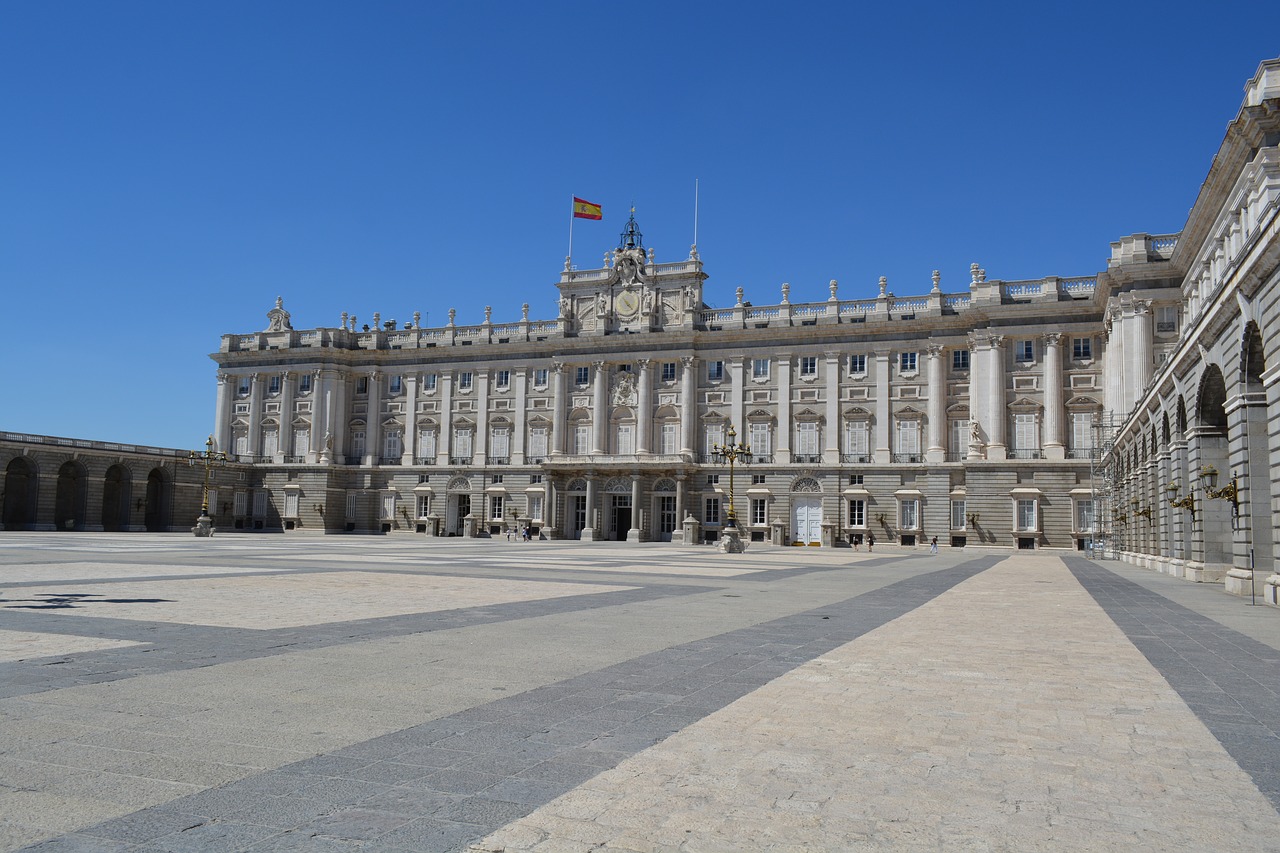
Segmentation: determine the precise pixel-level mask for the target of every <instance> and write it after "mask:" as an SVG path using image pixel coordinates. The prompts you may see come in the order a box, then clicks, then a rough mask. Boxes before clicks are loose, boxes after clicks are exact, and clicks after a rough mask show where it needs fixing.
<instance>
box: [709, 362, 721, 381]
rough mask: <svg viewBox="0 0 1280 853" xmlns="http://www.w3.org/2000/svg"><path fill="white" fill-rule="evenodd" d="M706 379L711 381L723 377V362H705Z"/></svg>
mask: <svg viewBox="0 0 1280 853" xmlns="http://www.w3.org/2000/svg"><path fill="white" fill-rule="evenodd" d="M707 379H708V380H710V381H711V382H719V381H720V380H721V379H724V362H723V361H708V362H707Z"/></svg>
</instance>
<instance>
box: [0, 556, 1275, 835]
mask: <svg viewBox="0 0 1280 853" xmlns="http://www.w3.org/2000/svg"><path fill="white" fill-rule="evenodd" d="M211 544H212V545H213V546H214V547H212V548H210V547H209V546H210V545H211ZM95 545H97V546H100V548H99V550H98V551H96V552H94V550H93V548H94V546H95ZM793 551H800V553H793ZM344 556H347V557H349V558H350V559H349V560H344V559H342V557H344ZM1064 562H1065V563H1069V564H1070V570H1069V569H1068V568H1067V565H1065V564H1064ZM10 566H13V567H20V571H14V572H12V573H8V572H7V571H6V570H7V568H8V567H10ZM1073 572H1074V574H1073ZM397 576H398V577H402V578H404V579H405V580H404V585H405V586H406V588H408V589H419V590H421V589H432V590H440V591H441V592H442V597H441V598H440V600H437V601H433V602H431V603H430V604H429V605H428V604H427V603H426V602H425V600H424V601H423V603H422V604H421V606H418V607H410V606H406V602H405V601H404V600H397V599H395V598H394V597H388V596H387V595H386V594H385V592H384V590H385V589H386V588H387V587H394V586H395V579H396V577H397ZM228 577H233V578H234V581H235V584H236V585H237V586H243V587H244V588H245V589H246V590H249V591H252V594H251V595H250V596H248V600H249V601H251V603H252V608H253V609H255V610H256V611H257V612H256V613H255V615H254V616H253V618H252V619H251V620H248V619H245V618H244V617H240V616H235V617H232V616H230V615H228V616H226V617H224V618H222V619H218V618H216V617H217V613H215V612H214V611H216V610H217V608H213V607H211V603H210V602H209V601H199V600H194V601H193V600H191V599H192V597H191V594H190V590H192V589H193V588H198V587H192V585H191V584H190V581H191V580H200V581H202V582H204V581H209V582H216V583H219V584H222V583H225V582H226V581H227V579H228ZM1077 578H1078V579H1077ZM143 579H145V588H147V589H151V590H155V594H154V595H149V596H147V597H154V598H165V597H171V596H175V595H177V596H180V597H182V600H183V607H184V608H186V609H185V610H180V611H179V610H172V611H170V617H169V618H166V619H156V618H150V617H149V614H155V612H156V611H154V610H152V611H148V608H147V607H146V606H145V604H144V603H135V604H134V605H132V609H130V610H129V611H128V618H121V614H124V613H125V611H123V610H116V611H114V614H113V611H112V610H111V607H110V606H108V605H105V604H92V603H85V602H89V601H90V600H91V599H89V598H75V596H89V595H91V594H92V595H97V596H99V598H97V599H92V600H96V601H103V600H104V599H109V598H112V597H124V596H117V595H116V594H115V592H113V589H114V590H124V589H126V588H130V587H136V586H137V584H138V582H139V581H140V580H143ZM1169 580H1170V582H1171V583H1178V582H1176V581H1173V580H1172V579H1169ZM282 581H284V582H285V584H286V587H285V588H288V589H294V590H300V591H303V590H305V593H300V594H304V595H305V596H310V597H312V600H314V601H315V613H314V615H313V618H311V619H310V620H300V614H302V613H303V612H304V611H305V610H306V608H304V607H300V606H299V605H298V603H297V602H296V601H295V602H290V601H288V600H285V599H287V598H288V596H283V597H282V596H279V595H275V596H273V595H270V594H263V592H262V591H263V590H279V589H281V588H282V587H281V583H282ZM1082 584H1083V586H1082ZM504 587H505V591H504V592H503V593H501V594H500V595H497V596H496V597H495V596H494V593H493V592H491V591H492V590H495V589H497V590H502V589H504ZM37 590H39V591H42V592H44V593H52V592H57V593H58V594H60V595H61V596H63V598H65V599H67V601H68V603H69V607H70V609H72V610H75V611H76V612H75V613H74V614H69V613H67V612H66V609H64V608H54V609H38V608H35V609H33V608H31V607H30V604H31V602H30V601H28V599H32V598H37V597H38V596H36V595H34V594H32V593H33V592H34V591H37ZM1086 590H1087V591H1086ZM1090 593H1092V595H1091V594H1090ZM1179 594H1180V595H1182V596H1185V593H1179ZM348 595H349V596H352V597H353V600H354V601H353V606H352V608H351V611H350V612H349V613H347V614H343V613H342V611H341V607H340V604H341V601H342V599H343V597H344V596H348ZM477 595H478V596H481V598H476V597H474V596H477ZM1143 596H1151V599H1152V600H1144V599H1143ZM1095 597H1097V600H1096V601H1095ZM197 598H198V597H197ZM1108 599H1110V601H1108ZM1202 601H1205V602H1208V601H1209V599H1203V600H1202ZM1099 602H1101V603H1102V604H1103V605H1105V606H1106V609H1104V607H1100V606H1099ZM1184 603H1186V602H1185V601H1184ZM24 604H25V605H26V606H24ZM156 604H157V605H159V604H160V602H156ZM1168 605H1169V602H1168V601H1167V600H1166V599H1165V598H1163V597H1162V596H1161V595H1160V594H1159V593H1158V592H1152V591H1151V590H1150V589H1147V588H1143V587H1140V586H1138V585H1136V584H1134V583H1132V582H1131V581H1126V580H1124V579H1123V578H1121V577H1119V575H1118V573H1117V572H1116V570H1115V569H1114V567H1102V566H1099V565H1098V564H1094V563H1090V562H1088V561H1083V560H1077V559H1076V558H1074V557H1070V558H1066V559H1065V561H1064V560H1062V559H1058V558H1055V557H1044V556H1040V555H1035V556H1028V555H1014V556H1011V557H1010V556H1008V555H1003V554H1002V555H989V556H984V555H982V554H981V552H978V553H975V552H972V551H970V552H968V553H966V552H964V551H944V554H943V555H940V556H938V557H929V556H928V555H927V552H919V551H912V550H903V551H894V550H893V549H888V548H886V549H884V550H883V551H881V550H877V552H876V553H875V554H874V555H868V554H866V553H865V552H863V553H861V554H854V553H850V552H849V551H847V550H845V551H821V552H819V551H817V549H777V550H763V549H759V550H755V551H749V552H748V554H746V555H743V556H742V557H741V558H737V557H731V556H727V555H722V554H719V553H717V552H712V551H711V550H710V549H704V548H687V549H681V548H673V547H671V546H660V545H652V546H618V545H612V544H602V543H601V544H596V545H592V546H582V545H565V546H560V545H555V544H554V543H551V544H549V543H538V544H532V545H526V544H518V543H503V542H470V543H462V542H451V543H432V544H431V545H430V546H426V547H424V542H423V540H421V539H416V538H415V539H412V540H407V539H401V540H395V539H391V538H387V539H380V538H371V537H360V538H356V537H351V538H347V537H330V538H327V539H325V540H315V539H305V538H294V537H287V538H286V537H263V536H251V535H243V536H229V537H225V538H222V539H221V540H220V541H216V542H215V543H209V542H204V543H192V542H191V541H190V540H188V539H182V538H178V537H154V536H119V535H101V536H95V535H88V536H85V535H76V536H70V535H61V536H58V535H40V534H3V535H0V642H3V641H4V640H5V637H6V636H8V637H9V640H10V642H11V645H13V646H14V648H15V649H17V651H16V652H15V653H14V654H15V655H17V656H19V657H21V659H19V660H10V662H7V663H0V697H7V698H0V850H13V849H28V845H30V847H29V849H31V850H41V851H53V850H64V851H124V850H128V851H136V853H156V851H178V850H317V851H330V850H333V851H337V850H342V851H347V850H373V851H409V850H414V851H426V850H467V849H469V848H472V849H477V850H500V849H501V850H513V851H514V850H538V851H559V850H582V851H586V850H592V849H617V850H655V851H656V850H688V851H694V850H754V849H778V850H791V849H810V850H813V849H823V850H828V849H829V850H837V849H841V850H843V849H867V850H879V849H884V850H896V849H930V850H952V849H961V850H967V849H971V850H1028V849H1054V850H1057V849H1090V850H1092V849H1134V850H1207V849H1227V848H1234V849H1236V850H1242V851H1243V850H1280V845H1278V844H1277V842H1273V841H1271V840H1270V839H1280V815H1278V814H1277V812H1276V810H1275V808H1274V804H1273V803H1271V802H1268V800H1267V798H1266V795H1264V793H1262V791H1260V790H1259V787H1260V786H1261V787H1262V788H1263V790H1265V791H1267V792H1268V793H1270V788H1269V787H1268V785H1269V784H1270V783H1269V781H1268V779H1269V777H1267V775H1266V772H1265V771H1266V767H1265V766H1264V765H1266V763H1267V761H1269V759H1262V760H1255V761H1253V762H1252V763H1250V762H1249V761H1248V760H1246V758H1245V756H1246V754H1247V752H1248V749H1249V748H1255V747H1256V748H1257V749H1258V750H1260V752H1259V753H1258V754H1260V755H1269V753H1267V752H1266V750H1267V749H1268V748H1269V744H1270V741H1268V740H1267V738H1268V737H1273V735H1272V734H1271V732H1273V731H1274V730H1273V729H1268V728H1266V726H1263V725H1261V722H1263V721H1264V720H1269V719H1270V717H1271V716H1273V715H1272V714H1269V713H1267V709H1266V708H1265V706H1264V705H1259V704H1258V703H1265V702H1266V701H1268V700H1267V697H1266V695H1265V694H1264V693H1263V692H1259V691H1258V690H1257V689H1256V688H1255V687H1254V686H1251V685H1248V684H1245V683H1244V682H1243V681H1241V680H1239V679H1236V680H1232V679H1229V678H1222V679H1219V680H1218V681H1217V682H1215V688H1214V689H1215V690H1216V691H1217V694H1216V695H1215V702H1216V703H1217V704H1216V705H1215V706H1214V707H1218V708H1220V707H1221V706H1222V704H1223V702H1225V701H1226V699H1231V700H1232V701H1237V702H1239V703H1241V707H1246V706H1247V707H1248V708H1249V713H1250V714H1251V715H1254V716H1253V723H1252V724H1251V726H1250V727H1247V728H1245V729H1243V730H1241V731H1235V730H1228V729H1224V728H1222V725H1225V724H1226V723H1225V722H1224V721H1222V720H1214V719H1212V718H1209V719H1207V720H1206V719H1205V715H1206V714H1209V713H1210V712H1211V711H1212V708H1211V707H1210V706H1209V705H1206V704H1203V703H1202V705H1201V706H1197V704H1196V702H1194V701H1192V700H1191V699H1188V700H1187V701H1184V700H1183V698H1182V697H1181V696H1180V695H1179V692H1177V691H1181V690H1183V689H1184V688H1183V687H1179V685H1178V680H1177V678H1176V677H1172V676H1171V677H1169V681H1166V680H1165V677H1164V676H1163V675H1162V673H1163V671H1164V669H1165V668H1166V667H1165V663H1166V661H1163V660H1161V659H1159V658H1158V656H1157V657H1155V658H1153V657H1152V654H1151V650H1150V649H1148V648H1144V646H1143V630H1149V629H1142V630H1138V629H1135V628H1134V625H1133V624H1130V622H1132V620H1135V619H1142V618H1145V616H1144V614H1146V613H1148V612H1156V611H1161V612H1163V613H1164V615H1163V616H1162V617H1161V618H1162V619H1163V621H1164V622H1167V623H1169V624H1171V625H1175V626H1176V627H1177V630H1180V631H1183V632H1184V635H1183V636H1182V638H1181V639H1173V638H1171V637H1165V638H1164V642H1166V643H1169V644H1177V643H1183V642H1187V641H1188V638H1190V639H1192V640H1194V641H1195V642H1197V643H1199V644H1200V645H1204V646H1206V648H1207V647H1208V645H1209V644H1208V643H1207V642H1206V641H1205V639H1204V637H1205V636H1207V635H1208V634H1212V636H1213V638H1214V641H1215V642H1219V643H1222V642H1225V643H1226V645H1224V646H1221V647H1220V648H1216V650H1214V651H1213V654H1224V655H1238V654H1239V650H1240V649H1242V648H1246V647H1247V648H1248V650H1249V651H1250V653H1251V654H1253V655H1254V656H1255V658H1257V659H1259V660H1264V661H1266V660H1269V659H1268V658H1267V654H1268V650H1270V651H1271V652H1274V651H1275V650H1276V649H1277V648H1280V619H1277V620H1274V624H1275V625H1277V626H1278V627H1277V628H1276V629H1275V630H1272V628H1271V627H1270V625H1269V624H1262V625H1261V627H1259V625H1251V627H1250V631H1251V633H1252V635H1253V637H1254V638H1244V639H1248V643H1252V644H1253V645H1251V646H1250V645H1248V643H1242V642H1241V640H1242V638H1241V637H1240V636H1238V635H1236V634H1235V633H1234V632H1233V631H1232V629H1231V628H1230V627H1229V625H1230V623H1232V620H1233V619H1234V618H1235V617H1234V616H1233V614H1232V613H1231V612H1228V611H1224V610H1222V607H1223V605H1221V604H1219V603H1217V600H1216V599H1215V600H1214V603H1212V604H1211V606H1206V607H1203V608H1199V610H1197V609H1196V608H1197V607H1199V605H1198V604H1196V603H1195V602H1191V603H1190V604H1189V606H1183V605H1174V606H1173V608H1172V609H1170V608H1169V607H1168ZM121 606H122V605H121ZM234 607H235V603H234V602H228V603H226V604H225V605H224V609H225V608H234ZM1122 610H1123V611H1124V613H1121V611H1122ZM277 611H278V612H277ZM1200 611H1203V612H1200ZM1206 613H1208V614H1210V615H1209V616H1206V615H1205V614H1206ZM175 614H177V615H176V617H175ZM273 614H276V615H278V616H279V617H280V618H279V620H277V621H273V618H272V616H273ZM1117 614H1119V615H1117ZM344 615H346V616H349V617H351V618H342V617H343V616H344ZM335 617H336V618H337V621H334V620H335ZM1112 617H1114V621H1113V618H1112ZM197 618H199V619H203V620H205V621H208V622H212V623H214V624H213V625H212V626H211V625H206V624H200V623H199V622H197V621H195V620H196V619H197ZM184 619H185V620H187V621H183V620H184ZM1126 620H1129V621H1126ZM1197 620H1201V621H1200V622H1197ZM1202 623H1207V624H1202ZM1135 624H1136V623H1135ZM1197 625H1199V627H1197ZM1188 631H1190V632H1192V634H1185V632H1188ZM1195 631H1199V632H1200V634H1194V632H1195ZM5 632H11V633H10V634H8V635H7V634H6V633H5ZM1127 634H1128V636H1127ZM1258 637H1260V638H1261V639H1256V638H1258ZM119 643H129V644H131V645H127V646H117V645H116V644H119ZM24 644H25V649H26V651H23V649H24ZM41 644H43V645H41ZM104 644H107V645H104ZM1139 649H1141V651H1139ZM33 650H34V651H35V654H33V653H32V651H33ZM1144 654H1145V655H1146V656H1145V657H1144ZM11 657H12V656H11ZM1195 663H1196V665H1197V666H1200V667H1211V666H1212V661H1211V659H1209V658H1203V657H1202V658H1197V659H1196V661H1195ZM1248 666H1249V665H1248V664H1247V663H1242V664H1241V666H1240V668H1241V670H1245V669H1247V668H1248ZM1174 675H1175V676H1176V673H1174ZM1170 682H1172V683H1173V686H1174V688H1177V691H1175V689H1171V688H1170ZM1200 686H1203V685H1200ZM1264 686H1265V685H1264ZM1266 689H1270V688H1269V687H1267V688H1266ZM1183 695H1184V696H1185V695H1187V694H1186V693H1184V694H1183ZM1193 698H1194V697H1193ZM1188 702H1189V703H1190V705H1191V707H1190V708H1189V707H1188ZM1248 703H1254V704H1252V705H1250V704H1248ZM1271 707H1272V708H1274V707H1275V705H1274V704H1273V705H1272V706H1271ZM1197 714H1199V715H1200V716H1197ZM1232 722H1233V723H1235V724H1239V723H1240V720H1239V719H1238V718H1233V720H1232ZM1206 726H1207V727H1206ZM1215 735H1216V737H1215ZM1224 735H1227V736H1228V737H1226V739H1225V740H1224V739H1223V738H1224ZM1233 738H1234V739H1235V743H1236V745H1235V746H1233V741H1232V739H1233ZM1224 744H1226V746H1225V747H1224ZM1270 766H1271V768H1272V769H1274V767H1275V764H1274V763H1272V764H1271V765H1270ZM1242 768H1243V769H1242Z"/></svg>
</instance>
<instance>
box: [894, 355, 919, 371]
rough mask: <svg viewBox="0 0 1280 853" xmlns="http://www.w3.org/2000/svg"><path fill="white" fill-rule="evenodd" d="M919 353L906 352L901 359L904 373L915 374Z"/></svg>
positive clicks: (900, 364) (900, 365)
mask: <svg viewBox="0 0 1280 853" xmlns="http://www.w3.org/2000/svg"><path fill="white" fill-rule="evenodd" d="M918 355H919V353H914V352H904V353H902V355H901V356H900V358H899V362H898V364H899V367H900V368H901V370H902V372H903V373H913V372H914V371H915V369H916V364H917V356H918Z"/></svg>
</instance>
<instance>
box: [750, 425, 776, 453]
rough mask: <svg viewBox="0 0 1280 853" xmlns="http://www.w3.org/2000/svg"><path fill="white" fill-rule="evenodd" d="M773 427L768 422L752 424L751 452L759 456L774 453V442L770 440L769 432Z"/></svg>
mask: <svg viewBox="0 0 1280 853" xmlns="http://www.w3.org/2000/svg"><path fill="white" fill-rule="evenodd" d="M770 432H771V427H770V426H769V424H768V423H759V422H757V423H753V424H751V452H752V453H753V454H755V455H757V456H768V455H769V454H771V453H773V442H772V441H771V440H770V435H769V433H770Z"/></svg>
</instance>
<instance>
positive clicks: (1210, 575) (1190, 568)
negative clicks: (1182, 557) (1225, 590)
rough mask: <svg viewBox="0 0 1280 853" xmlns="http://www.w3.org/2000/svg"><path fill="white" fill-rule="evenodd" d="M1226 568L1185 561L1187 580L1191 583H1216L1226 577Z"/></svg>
mask: <svg viewBox="0 0 1280 853" xmlns="http://www.w3.org/2000/svg"><path fill="white" fill-rule="evenodd" d="M1226 573H1227V568H1226V567H1225V566H1218V565H1213V564H1209V563H1201V562H1198V561H1195V560H1188V561H1187V574H1186V578H1187V580H1189V581H1191V582H1192V583H1217V582H1218V581H1220V580H1222V578H1223V576H1224V575H1226Z"/></svg>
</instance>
